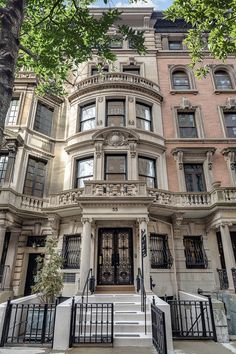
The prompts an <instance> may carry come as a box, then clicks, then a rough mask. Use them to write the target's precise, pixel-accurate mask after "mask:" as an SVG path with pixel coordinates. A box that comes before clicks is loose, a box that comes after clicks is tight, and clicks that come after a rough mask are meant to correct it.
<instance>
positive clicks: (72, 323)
mask: <svg viewBox="0 0 236 354" xmlns="http://www.w3.org/2000/svg"><path fill="white" fill-rule="evenodd" d="M74 316H75V298H74V296H73V298H72V302H71V317H70V340H69V348H71V347H72V344H73V339H74V329H75V328H74Z"/></svg>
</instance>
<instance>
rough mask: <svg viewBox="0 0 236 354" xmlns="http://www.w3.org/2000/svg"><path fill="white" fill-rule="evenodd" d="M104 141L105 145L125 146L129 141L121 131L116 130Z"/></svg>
mask: <svg viewBox="0 0 236 354" xmlns="http://www.w3.org/2000/svg"><path fill="white" fill-rule="evenodd" d="M104 143H105V145H110V146H123V145H127V144H128V141H127V138H126V137H125V136H124V135H123V134H122V133H121V132H118V131H114V132H112V133H111V134H109V135H108V136H107V138H106V140H105V142H104Z"/></svg>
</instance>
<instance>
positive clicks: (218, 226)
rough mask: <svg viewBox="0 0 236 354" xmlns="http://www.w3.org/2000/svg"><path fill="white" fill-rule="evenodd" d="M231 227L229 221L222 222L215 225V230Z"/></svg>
mask: <svg viewBox="0 0 236 354" xmlns="http://www.w3.org/2000/svg"><path fill="white" fill-rule="evenodd" d="M232 225H233V223H232V222H231V221H222V222H220V223H218V224H217V225H216V228H220V227H223V228H225V227H230V226H232Z"/></svg>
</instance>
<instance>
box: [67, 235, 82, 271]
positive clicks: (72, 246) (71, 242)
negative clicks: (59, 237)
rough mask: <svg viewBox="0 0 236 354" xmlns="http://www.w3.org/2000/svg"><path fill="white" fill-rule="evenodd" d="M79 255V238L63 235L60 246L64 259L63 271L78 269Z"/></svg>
mask: <svg viewBox="0 0 236 354" xmlns="http://www.w3.org/2000/svg"><path fill="white" fill-rule="evenodd" d="M80 253H81V236H80V235H79V234H78V235H64V238H63V246H62V257H63V258H64V264H63V268H64V269H79V268H80Z"/></svg>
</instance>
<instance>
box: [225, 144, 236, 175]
mask: <svg viewBox="0 0 236 354" xmlns="http://www.w3.org/2000/svg"><path fill="white" fill-rule="evenodd" d="M222 154H223V156H224V158H225V161H226V162H228V163H229V166H230V169H231V170H232V171H234V170H235V164H236V151H235V149H232V150H231V149H230V148H228V149H224V150H223V151H222Z"/></svg>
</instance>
